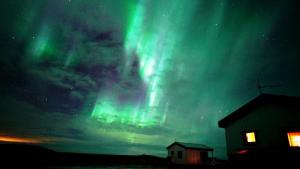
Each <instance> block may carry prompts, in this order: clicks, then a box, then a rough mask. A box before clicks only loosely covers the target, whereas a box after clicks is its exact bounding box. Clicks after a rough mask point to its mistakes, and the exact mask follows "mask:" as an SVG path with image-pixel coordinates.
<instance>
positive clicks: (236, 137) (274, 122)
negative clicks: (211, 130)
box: [225, 104, 300, 155]
mask: <svg viewBox="0 0 300 169" xmlns="http://www.w3.org/2000/svg"><path fill="white" fill-rule="evenodd" d="M299 110H300V109H299V107H298V106H295V105H272V104H268V105H264V106H261V107H259V108H257V109H255V110H253V112H252V113H250V114H248V115H247V116H244V117H243V118H241V119H239V120H237V121H235V122H233V123H232V124H231V125H229V126H228V127H227V128H226V130H225V132H226V133H225V134H226V142H227V152H228V154H229V155H231V154H234V153H236V152H238V151H239V150H243V149H247V148H265V147H274V148H277V147H285V146H287V144H288V142H287V135H286V130H287V129H292V128H297V127H298V128H299V127H300V123H299V121H300V111H299ZM252 130H253V131H256V138H257V144H256V145H251V146H246V145H244V142H243V137H242V132H243V131H252Z"/></svg>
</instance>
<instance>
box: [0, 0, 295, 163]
mask: <svg viewBox="0 0 300 169" xmlns="http://www.w3.org/2000/svg"><path fill="white" fill-rule="evenodd" d="M298 9H299V2H297V0H294V1H292V0H152V1H150V0H7V1H3V2H1V7H0V19H1V20H0V21H1V26H0V54H1V57H0V79H1V84H0V92H1V98H0V140H1V138H3V139H2V140H4V138H6V139H8V138H16V139H20V140H21V141H20V142H22V141H23V142H32V143H36V144H41V145H44V146H46V147H48V148H52V149H54V150H57V151H70V152H84V153H108V154H151V155H158V156H163V157H164V156H166V149H165V147H166V146H167V145H169V144H170V143H172V142H173V141H182V142H192V143H201V144H206V145H208V146H211V147H213V148H214V149H215V153H214V154H215V155H216V156H217V157H221V158H224V157H226V148H225V147H226V143H225V136H224V130H223V129H220V128H218V125H217V124H218V121H219V120H220V119H222V118H223V117H225V116H226V115H228V114H229V113H231V112H232V111H234V110H235V109H237V108H238V107H240V106H241V105H243V104H245V103H246V102H248V101H249V100H251V99H253V98H254V97H256V96H258V95H259V92H258V89H257V82H258V81H260V83H261V84H262V85H279V87H276V88H265V89H264V90H263V92H266V93H273V94H283V95H292V96H300V87H299V86H300V78H299V77H300V49H299V48H300V41H299V40H300V19H299V18H300V14H299V12H297V10H298ZM22 139H23V140H22Z"/></svg>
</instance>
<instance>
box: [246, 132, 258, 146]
mask: <svg viewBox="0 0 300 169" xmlns="http://www.w3.org/2000/svg"><path fill="white" fill-rule="evenodd" d="M242 134H243V141H244V144H245V145H255V144H257V136H256V135H257V133H256V132H254V131H246V132H242Z"/></svg>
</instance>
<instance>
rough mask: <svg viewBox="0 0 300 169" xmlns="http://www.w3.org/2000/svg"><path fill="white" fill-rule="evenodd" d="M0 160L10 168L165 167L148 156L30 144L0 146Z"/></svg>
mask: <svg viewBox="0 0 300 169" xmlns="http://www.w3.org/2000/svg"><path fill="white" fill-rule="evenodd" d="M0 153H1V160H0V161H3V163H4V164H5V165H11V166H22V167H23V166H49V165H146V164H147V165H159V166H162V165H166V164H167V160H166V158H160V157H156V156H150V155H107V154H82V153H62V152H56V151H53V150H49V149H46V148H43V147H41V146H37V145H32V144H0Z"/></svg>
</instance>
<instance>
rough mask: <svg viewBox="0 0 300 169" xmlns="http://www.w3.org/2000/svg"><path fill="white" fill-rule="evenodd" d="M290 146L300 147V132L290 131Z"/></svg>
mask: <svg viewBox="0 0 300 169" xmlns="http://www.w3.org/2000/svg"><path fill="white" fill-rule="evenodd" d="M287 135H288V139H289V145H290V147H300V132H288V133H287Z"/></svg>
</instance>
